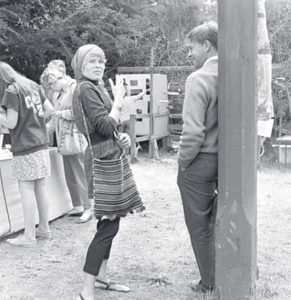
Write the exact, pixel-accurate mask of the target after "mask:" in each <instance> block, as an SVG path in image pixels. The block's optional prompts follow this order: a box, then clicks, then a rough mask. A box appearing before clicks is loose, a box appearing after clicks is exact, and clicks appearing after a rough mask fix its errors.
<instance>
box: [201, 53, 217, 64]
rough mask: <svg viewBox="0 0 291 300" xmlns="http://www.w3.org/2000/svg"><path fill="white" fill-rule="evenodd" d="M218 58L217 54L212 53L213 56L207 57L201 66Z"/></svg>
mask: <svg viewBox="0 0 291 300" xmlns="http://www.w3.org/2000/svg"><path fill="white" fill-rule="evenodd" d="M217 59H218V55H214V56H211V57H209V58H207V59H206V60H205V62H204V64H203V66H205V65H206V64H207V63H209V62H210V61H212V60H217Z"/></svg>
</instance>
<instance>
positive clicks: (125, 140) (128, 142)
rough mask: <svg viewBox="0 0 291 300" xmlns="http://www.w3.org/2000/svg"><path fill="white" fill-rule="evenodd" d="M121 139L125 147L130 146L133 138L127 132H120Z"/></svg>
mask: <svg viewBox="0 0 291 300" xmlns="http://www.w3.org/2000/svg"><path fill="white" fill-rule="evenodd" d="M119 140H120V142H121V145H122V146H123V147H125V148H127V147H130V145H131V140H130V137H129V135H128V134H127V133H119Z"/></svg>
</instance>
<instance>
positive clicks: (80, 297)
mask: <svg viewBox="0 0 291 300" xmlns="http://www.w3.org/2000/svg"><path fill="white" fill-rule="evenodd" d="M76 300H86V299H85V298H84V297H83V296H82V294H81V293H79V295H78V297H77V299H76Z"/></svg>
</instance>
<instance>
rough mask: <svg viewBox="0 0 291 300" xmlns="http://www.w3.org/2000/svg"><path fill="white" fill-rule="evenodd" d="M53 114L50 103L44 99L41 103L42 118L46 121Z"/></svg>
mask: <svg viewBox="0 0 291 300" xmlns="http://www.w3.org/2000/svg"><path fill="white" fill-rule="evenodd" d="M53 112H54V108H53V106H52V104H51V102H50V101H49V99H45V100H44V102H43V114H44V118H45V119H47V118H49V117H50V116H51V115H52V114H53Z"/></svg>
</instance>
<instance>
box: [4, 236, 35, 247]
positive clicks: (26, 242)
mask: <svg viewBox="0 0 291 300" xmlns="http://www.w3.org/2000/svg"><path fill="white" fill-rule="evenodd" d="M6 243H7V244H9V245H12V246H16V247H32V246H35V245H36V240H35V239H26V238H24V237H23V235H21V236H19V237H17V238H15V239H7V240H6Z"/></svg>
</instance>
